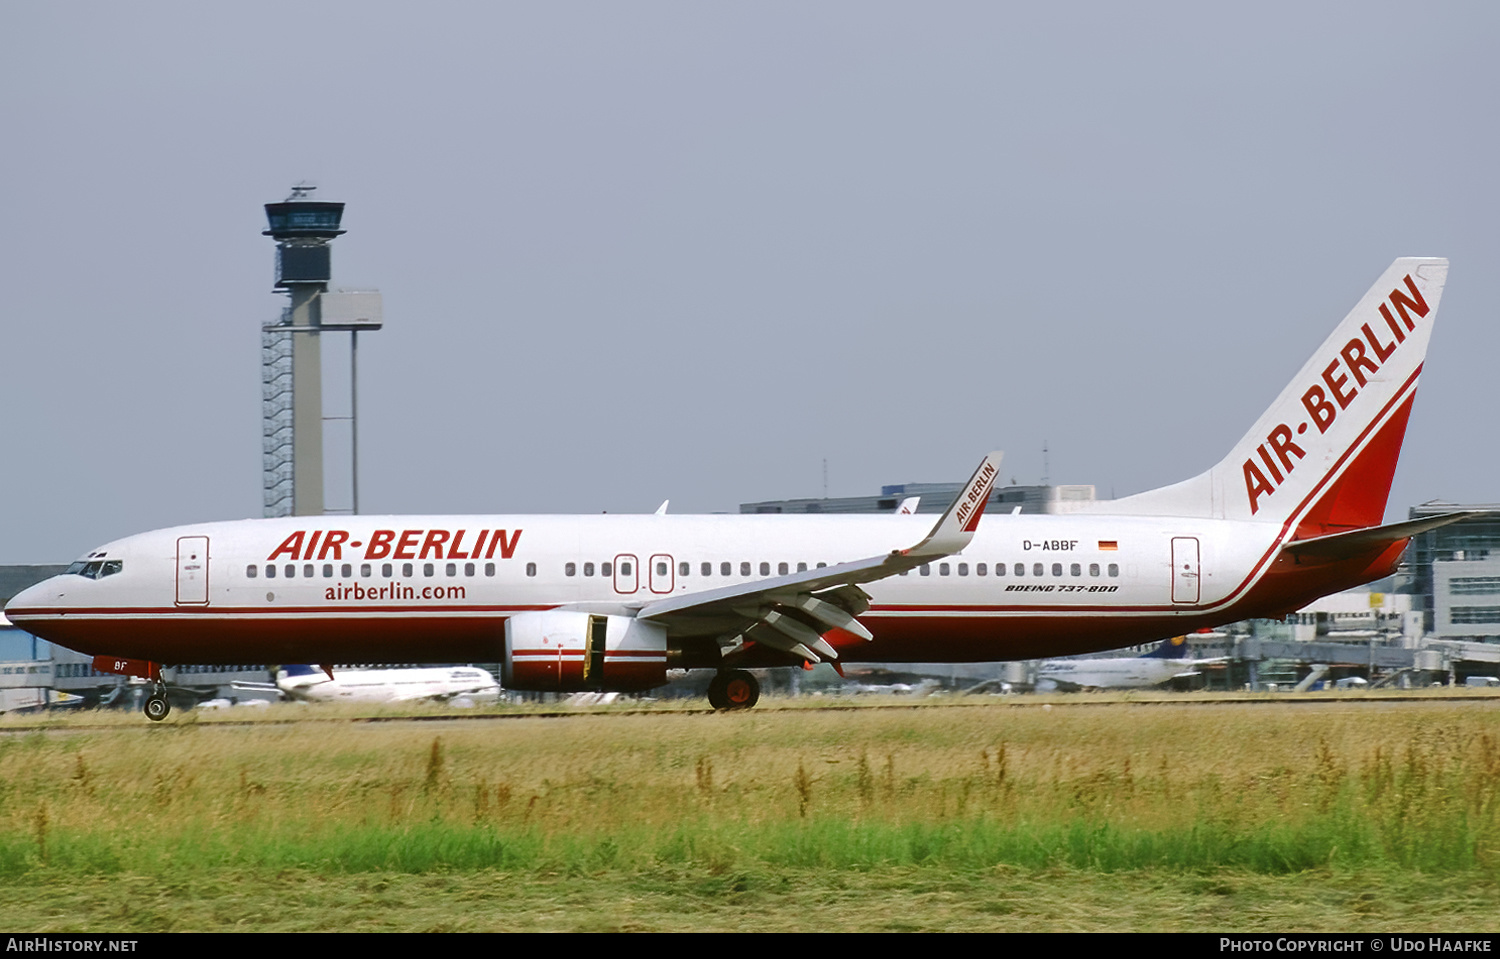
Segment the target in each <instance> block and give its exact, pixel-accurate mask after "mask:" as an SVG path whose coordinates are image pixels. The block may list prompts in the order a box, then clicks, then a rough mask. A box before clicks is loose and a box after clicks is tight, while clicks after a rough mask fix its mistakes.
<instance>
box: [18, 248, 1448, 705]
mask: <svg viewBox="0 0 1500 959" xmlns="http://www.w3.org/2000/svg"><path fill="white" fill-rule="evenodd" d="M1447 272H1448V264H1447V261H1446V260H1442V259H1435V258H1409V259H1400V260H1397V261H1396V262H1395V263H1394V264H1393V265H1392V266H1391V267H1390V269H1388V270H1387V271H1386V272H1385V273H1384V274H1383V275H1382V276H1381V277H1380V279H1379V280H1378V281H1377V282H1376V283H1375V285H1374V286H1373V287H1372V288H1371V289H1370V291H1369V292H1368V293H1367V294H1365V296H1364V297H1363V298H1362V299H1361V300H1360V301H1359V303H1358V305H1356V306H1355V308H1354V310H1353V311H1352V312H1350V313H1349V315H1348V316H1347V317H1345V319H1344V320H1343V322H1342V323H1340V324H1339V325H1338V327H1337V328H1336V329H1335V330H1334V332H1333V334H1332V335H1331V336H1330V337H1329V338H1328V339H1327V340H1326V341H1324V343H1323V345H1322V346H1320V347H1319V348H1318V349H1317V351H1316V352H1315V353H1314V354H1313V356H1312V358H1311V359H1310V360H1308V361H1307V363H1306V365H1304V366H1303V367H1302V369H1301V371H1300V372H1299V373H1298V374H1297V375H1296V376H1295V377H1294V378H1293V379H1292V381H1291V383H1290V384H1288V385H1287V387H1286V388H1285V389H1284V390H1282V392H1281V394H1280V396H1278V397H1277V398H1276V401H1275V402H1274V403H1272V404H1271V406H1270V408H1269V409H1268V410H1266V412H1265V413H1264V414H1263V415H1262V416H1261V418H1260V419H1259V420H1258V421H1257V422H1256V423H1255V425H1254V426H1253V427H1252V428H1251V429H1250V431H1249V432H1248V433H1246V434H1245V436H1244V438H1243V439H1241V440H1240V441H1239V443H1238V444H1236V445H1235V446H1234V447H1233V448H1232V449H1231V450H1230V452H1229V454H1228V455H1227V456H1225V457H1224V459H1223V460H1221V461H1220V462H1219V463H1218V465H1216V466H1214V467H1213V468H1211V469H1210V470H1208V471H1207V472H1205V473H1203V474H1201V475H1199V476H1197V477H1194V478H1193V479H1190V480H1187V481H1185V482H1182V483H1178V484H1176V485H1173V486H1167V487H1163V488H1161V489H1156V490H1152V491H1149V492H1145V493H1140V494H1137V495H1134V496H1129V497H1126V498H1124V499H1119V500H1113V501H1104V502H1099V503H1094V504H1089V505H1088V506H1087V508H1086V509H1085V511H1083V512H1079V513H1075V514H1070V515H1021V514H1012V515H1000V516H993V515H992V516H988V517H985V518H984V520H983V522H981V521H980V517H981V514H982V513H983V511H984V506H985V504H986V502H987V501H988V498H989V494H990V491H991V487H992V485H993V484H994V481H995V479H996V478H997V477H998V475H999V454H996V453H992V454H990V455H989V456H987V457H986V458H985V459H984V461H983V462H982V463H981V464H980V467H979V469H978V470H977V471H976V472H975V474H974V476H973V477H972V478H971V479H970V480H969V483H968V484H967V485H966V486H965V487H964V489H963V491H962V492H961V493H960V494H959V496H958V498H957V499H956V500H955V501H954V503H953V505H952V506H950V507H949V509H948V511H947V512H946V513H944V514H943V516H942V517H941V518H940V519H939V520H938V522H937V524H936V525H935V526H933V527H931V528H930V529H929V528H928V527H927V525H926V520H925V519H924V518H922V517H919V516H915V515H905V516H903V515H878V516H790V515H785V516H673V515H666V514H664V513H658V514H655V515H640V516H616V515H609V516H463V517H460V516H421V517H390V516H379V517H377V516H356V517H348V518H334V517H328V516H320V517H293V518H286V519H265V520H242V521H239V522H226V523H212V524H206V525H202V526H188V527H178V528H175V529H167V530H160V531H157V532H154V533H144V534H141V535H139V536H132V537H129V538H126V539H122V540H119V541H116V542H113V543H109V544H107V545H105V546H101V547H100V548H98V549H97V550H94V551H92V552H90V553H89V554H88V555H87V556H84V557H83V558H81V559H80V560H78V562H76V563H74V564H73V565H72V566H71V567H70V568H69V569H68V571H67V572H66V573H64V574H62V575H59V576H56V577H53V578H52V579H49V580H47V581H45V582H43V583H40V584H38V585H36V586H34V587H32V588H30V589H28V590H26V591H25V592H23V593H21V594H20V595H18V596H16V597H15V598H14V599H13V600H12V602H11V604H10V605H9V606H8V607H7V609H6V615H7V616H9V617H10V619H11V620H12V621H14V622H15V623H17V624H18V625H20V626H22V627H23V628H25V629H27V630H30V631H31V632H33V633H36V634H37V635H39V636H42V637H44V638H46V639H48V640H51V641H53V642H56V643H58V644H60V645H62V646H66V647H68V648H71V649H75V650H79V651H81V652H86V653H91V654H94V655H95V656H96V659H95V663H96V666H98V667H99V668H101V669H107V670H112V671H116V672H123V673H129V674H132V675H141V676H145V677H149V678H151V679H152V680H154V681H156V682H157V683H158V687H157V689H158V693H159V692H160V685H159V684H160V675H161V674H160V664H163V663H244V662H282V663H339V662H379V661H382V660H384V661H399V662H430V663H448V662H476V661H479V662H484V661H491V660H499V661H500V662H501V664H502V671H503V676H502V682H503V684H504V685H505V686H506V687H507V688H513V689H531V690H555V691H572V690H618V691H631V690H643V689H649V688H652V687H654V686H659V685H662V684H663V683H665V682H666V680H667V672H668V670H670V669H673V668H696V667H701V668H711V669H715V670H717V677H716V679H715V681H714V683H713V685H712V686H711V689H710V699H711V701H712V702H713V703H714V704H715V705H716V706H718V707H720V708H729V707H745V706H750V705H753V704H754V702H755V700H756V698H757V696H758V687H757V686H756V682H755V679H754V677H753V676H752V674H751V673H749V672H747V671H746V670H747V669H748V668H751V667H764V666H786V665H798V664H803V665H810V664H813V663H818V662H823V661H830V662H833V663H835V665H837V664H838V663H840V662H848V661H880V662H982V661H995V660H1014V659H1032V658H1042V657H1049V656H1062V655H1068V654H1072V653H1081V652H1089V651H1094V650H1101V649H1115V648H1119V647H1121V646H1126V645H1130V644H1134V643H1142V642H1147V641H1150V640H1153V639H1160V638H1163V637H1166V636H1174V635H1180V634H1182V633H1185V632H1188V631H1191V630H1195V629H1200V628H1204V627H1211V626H1217V625H1220V624H1223V623H1227V622H1232V621H1235V620H1239V619H1244V618H1247V617H1257V616H1277V615H1281V614H1285V613H1288V612H1291V611H1293V610H1296V609H1298V608H1299V607H1301V606H1303V605H1305V604H1306V603H1308V602H1310V601H1312V600H1313V599H1316V598H1317V597H1319V596H1322V595H1325V594H1327V593H1330V592H1334V591H1337V590H1341V589H1347V588H1349V587H1351V586H1355V585H1358V584H1361V583H1365V582H1368V581H1370V580H1373V579H1377V578H1379V577H1382V576H1385V575H1388V574H1389V573H1390V572H1392V571H1393V570H1394V569H1395V567H1396V565H1397V563H1398V562H1399V560H1400V557H1401V553H1402V550H1403V549H1404V547H1405V545H1406V543H1407V540H1408V539H1409V538H1410V537H1411V536H1413V535H1415V534H1416V533H1418V532H1421V531H1423V530H1426V529H1430V528H1433V527H1435V526H1439V525H1442V524H1444V523H1446V522H1452V521H1453V520H1455V519H1457V518H1460V516H1461V515H1464V514H1453V515H1448V516H1443V517H1436V518H1432V519H1424V520H1420V521H1414V522H1407V523H1397V524H1394V525H1390V526H1381V525H1379V524H1380V523H1381V521H1382V519H1383V517H1384V513H1385V506H1386V498H1387V495H1388V494H1389V491H1390V484H1391V476H1392V473H1393V472H1394V470H1395V468H1396V460H1397V456H1398V455H1399V453H1400V450H1401V441H1402V438H1403V436H1404V434H1405V431H1406V423H1407V418H1408V416H1409V415H1410V413H1411V406H1412V399H1413V397H1414V396H1415V393H1416V387H1417V379H1418V376H1419V375H1420V374H1421V371H1422V363H1423V358H1424V356H1425V354H1426V351H1427V343H1428V337H1429V335H1430V333H1431V330H1432V323H1433V320H1434V318H1435V317H1436V314H1437V306H1438V300H1439V297H1440V296H1441V295H1442V290H1443V283H1444V281H1445V279H1446V278H1447ZM1222 339H1223V340H1224V341H1225V342H1226V343H1228V342H1231V341H1232V336H1231V335H1230V334H1229V333H1224V334H1222ZM1183 440H1184V442H1188V441H1193V440H1192V438H1191V437H1183ZM166 712H167V706H166V699H165V697H164V696H161V695H156V696H153V697H151V699H150V700H149V701H148V704H147V714H148V715H151V716H152V717H153V718H161V717H162V716H165V715H166Z"/></svg>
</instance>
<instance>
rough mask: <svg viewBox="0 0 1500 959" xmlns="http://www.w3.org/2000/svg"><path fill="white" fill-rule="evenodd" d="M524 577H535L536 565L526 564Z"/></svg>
mask: <svg viewBox="0 0 1500 959" xmlns="http://www.w3.org/2000/svg"><path fill="white" fill-rule="evenodd" d="M526 575H527V576H535V575H536V564H535V563H527V564H526Z"/></svg>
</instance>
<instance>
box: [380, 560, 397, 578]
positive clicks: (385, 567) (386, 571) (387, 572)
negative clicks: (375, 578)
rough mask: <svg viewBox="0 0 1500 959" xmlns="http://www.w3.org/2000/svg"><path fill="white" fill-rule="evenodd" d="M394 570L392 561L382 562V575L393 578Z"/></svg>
mask: <svg viewBox="0 0 1500 959" xmlns="http://www.w3.org/2000/svg"><path fill="white" fill-rule="evenodd" d="M393 571H394V570H393V569H392V567H391V564H390V563H381V564H380V575H381V576H384V577H385V578H386V579H390V578H391V573H392V572H393Z"/></svg>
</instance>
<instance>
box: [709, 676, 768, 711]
mask: <svg viewBox="0 0 1500 959" xmlns="http://www.w3.org/2000/svg"><path fill="white" fill-rule="evenodd" d="M759 701H760V681H759V680H757V679H756V678H755V677H754V676H752V675H750V674H749V673H747V672H745V671H744V670H743V669H731V670H728V671H726V672H722V673H719V674H718V675H717V676H715V677H714V678H713V681H712V682H710V683H709V684H708V704H709V705H710V706H712V707H713V708H715V709H749V708H750V707H751V706H754V705H755V704H756V703H757V702H759Z"/></svg>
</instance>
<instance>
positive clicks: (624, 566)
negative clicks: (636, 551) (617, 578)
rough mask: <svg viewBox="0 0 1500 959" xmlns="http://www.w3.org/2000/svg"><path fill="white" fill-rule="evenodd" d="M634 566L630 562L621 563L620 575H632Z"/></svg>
mask: <svg viewBox="0 0 1500 959" xmlns="http://www.w3.org/2000/svg"><path fill="white" fill-rule="evenodd" d="M632 568H633V567H632V566H631V565H630V564H629V563H621V564H620V575H621V576H629V575H631V572H630V571H631V569H632Z"/></svg>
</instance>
